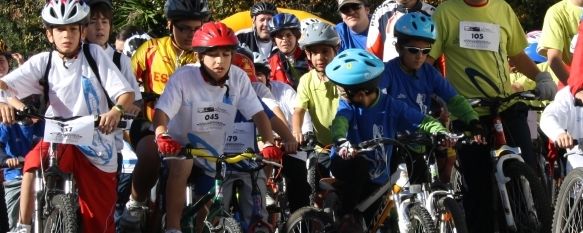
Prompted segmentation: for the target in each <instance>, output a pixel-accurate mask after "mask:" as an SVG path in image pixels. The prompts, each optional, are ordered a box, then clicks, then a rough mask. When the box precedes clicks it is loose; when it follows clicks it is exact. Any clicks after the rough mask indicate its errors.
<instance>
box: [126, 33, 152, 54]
mask: <svg viewBox="0 0 583 233" xmlns="http://www.w3.org/2000/svg"><path fill="white" fill-rule="evenodd" d="M150 39H152V37H150V35H148V33H142V34H136V35H133V36H130V38H128V39H127V40H125V42H124V43H123V54H125V55H127V56H128V57H132V55H134V53H135V52H136V50H137V49H138V48H139V47H140V45H142V44H143V43H144V42H146V41H148V40H150Z"/></svg>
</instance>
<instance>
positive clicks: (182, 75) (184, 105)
mask: <svg viewBox="0 0 583 233" xmlns="http://www.w3.org/2000/svg"><path fill="white" fill-rule="evenodd" d="M237 44H238V40H237V37H236V36H235V34H234V33H233V31H232V30H231V29H230V28H228V27H227V26H226V25H224V24H223V23H220V22H210V23H206V24H204V25H202V27H201V28H200V29H199V30H198V31H196V32H195V35H194V39H193V43H192V45H193V48H195V49H196V50H197V52H198V60H199V61H200V63H199V64H197V65H194V64H190V65H187V66H183V67H181V68H179V69H178V70H176V71H175V72H174V74H173V75H172V78H170V81H168V83H167V85H166V88H165V90H164V93H163V94H162V96H161V97H160V99H159V100H158V103H157V104H156V111H155V114H154V126H155V134H156V143H157V145H158V150H159V151H160V153H161V154H163V155H175V154H177V153H178V152H179V151H180V149H181V146H182V145H186V144H191V145H192V146H194V147H197V148H206V150H207V151H208V152H209V154H212V155H216V156H218V155H221V154H222V153H223V149H224V145H225V134H226V132H228V130H230V129H231V125H232V124H233V122H234V121H235V113H236V112H237V110H239V111H240V112H241V114H242V115H243V116H244V117H246V118H247V119H253V121H254V123H255V125H256V126H257V129H258V131H259V134H260V135H261V137H262V140H263V143H264V147H263V150H262V154H263V155H264V156H265V157H267V158H269V157H281V153H282V151H281V150H280V149H279V148H276V147H275V146H274V145H273V134H272V132H271V125H270V124H269V119H268V117H267V115H266V114H265V113H264V112H263V108H262V106H261V104H260V103H259V100H258V99H257V94H255V92H254V91H253V88H252V87H251V83H250V81H249V78H248V77H247V75H246V74H245V72H244V71H243V70H241V69H240V68H238V67H236V66H233V65H231V58H232V56H233V53H234V49H235V47H236V46H237ZM194 162H196V165H197V167H200V168H201V169H202V170H203V171H204V173H205V175H203V177H199V178H198V179H197V180H204V181H202V182H198V183H197V184H196V185H197V186H196V187H197V190H196V193H198V194H201V193H205V192H206V191H208V190H209V189H210V188H211V187H212V185H213V182H212V181H213V175H214V172H215V171H214V166H213V165H214V164H212V163H209V162H207V161H206V160H197V159H195V160H194ZM192 165H193V161H192V160H180V161H169V174H168V177H169V179H168V183H167V186H166V187H167V188H166V194H167V198H166V203H167V206H166V208H167V209H166V210H167V215H166V232H181V231H180V218H181V214H182V209H183V207H184V200H185V193H184V190H185V188H186V180H187V178H188V176H189V175H190V172H191V170H192Z"/></svg>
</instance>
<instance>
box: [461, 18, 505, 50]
mask: <svg viewBox="0 0 583 233" xmlns="http://www.w3.org/2000/svg"><path fill="white" fill-rule="evenodd" d="M459 37H460V47H462V48H467V49H477V50H487V51H492V52H498V50H499V45H500V25H498V24H491V23H481V22H469V21H461V22H460V35H459Z"/></svg>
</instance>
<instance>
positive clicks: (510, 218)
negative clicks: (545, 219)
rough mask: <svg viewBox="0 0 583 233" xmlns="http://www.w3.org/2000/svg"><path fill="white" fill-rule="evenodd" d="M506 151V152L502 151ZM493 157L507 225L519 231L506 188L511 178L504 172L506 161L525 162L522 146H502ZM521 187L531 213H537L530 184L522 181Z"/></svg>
mask: <svg viewBox="0 0 583 233" xmlns="http://www.w3.org/2000/svg"><path fill="white" fill-rule="evenodd" d="M502 152H506V153H502ZM492 157H493V158H494V159H495V160H494V162H495V163H496V164H495V168H496V170H495V177H496V184H497V186H498V192H499V193H500V199H501V202H502V203H501V204H502V209H503V210H504V218H505V219H506V226H508V228H510V230H512V231H517V226H516V222H515V221H514V215H513V214H512V207H511V206H510V200H509V197H508V189H506V183H508V182H509V181H510V178H508V177H506V175H505V174H504V170H503V167H504V162H506V161H509V160H517V161H520V162H521V163H524V159H522V157H521V156H520V148H517V147H509V146H506V145H504V146H502V148H500V149H498V150H496V151H494V152H493V153H492ZM520 184H521V186H522V187H521V188H522V190H523V192H522V194H523V195H524V198H525V200H526V202H527V208H528V210H529V212H530V213H536V211H535V207H534V200H533V197H532V193H531V191H530V186H529V184H528V182H524V181H522V180H521V181H520Z"/></svg>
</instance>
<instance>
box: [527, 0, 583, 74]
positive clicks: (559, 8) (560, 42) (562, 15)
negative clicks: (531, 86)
mask: <svg viewBox="0 0 583 233" xmlns="http://www.w3.org/2000/svg"><path fill="white" fill-rule="evenodd" d="M581 14H583V10H582V9H581V7H578V6H576V5H574V4H573V3H571V1H570V0H563V1H560V2H557V3H556V4H554V5H552V6H551V7H550V8H549V9H548V10H547V13H546V14H545V20H544V22H543V29H542V37H541V39H540V41H539V43H538V48H539V49H540V50H539V51H538V53H539V54H541V55H543V56H547V51H546V50H547V49H557V50H560V51H561V52H562V58H563V62H565V64H567V65H570V64H571V59H572V58H573V54H571V52H570V51H569V47H570V45H571V39H573V36H575V34H577V29H578V27H579V19H580V18H581Z"/></svg>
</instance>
